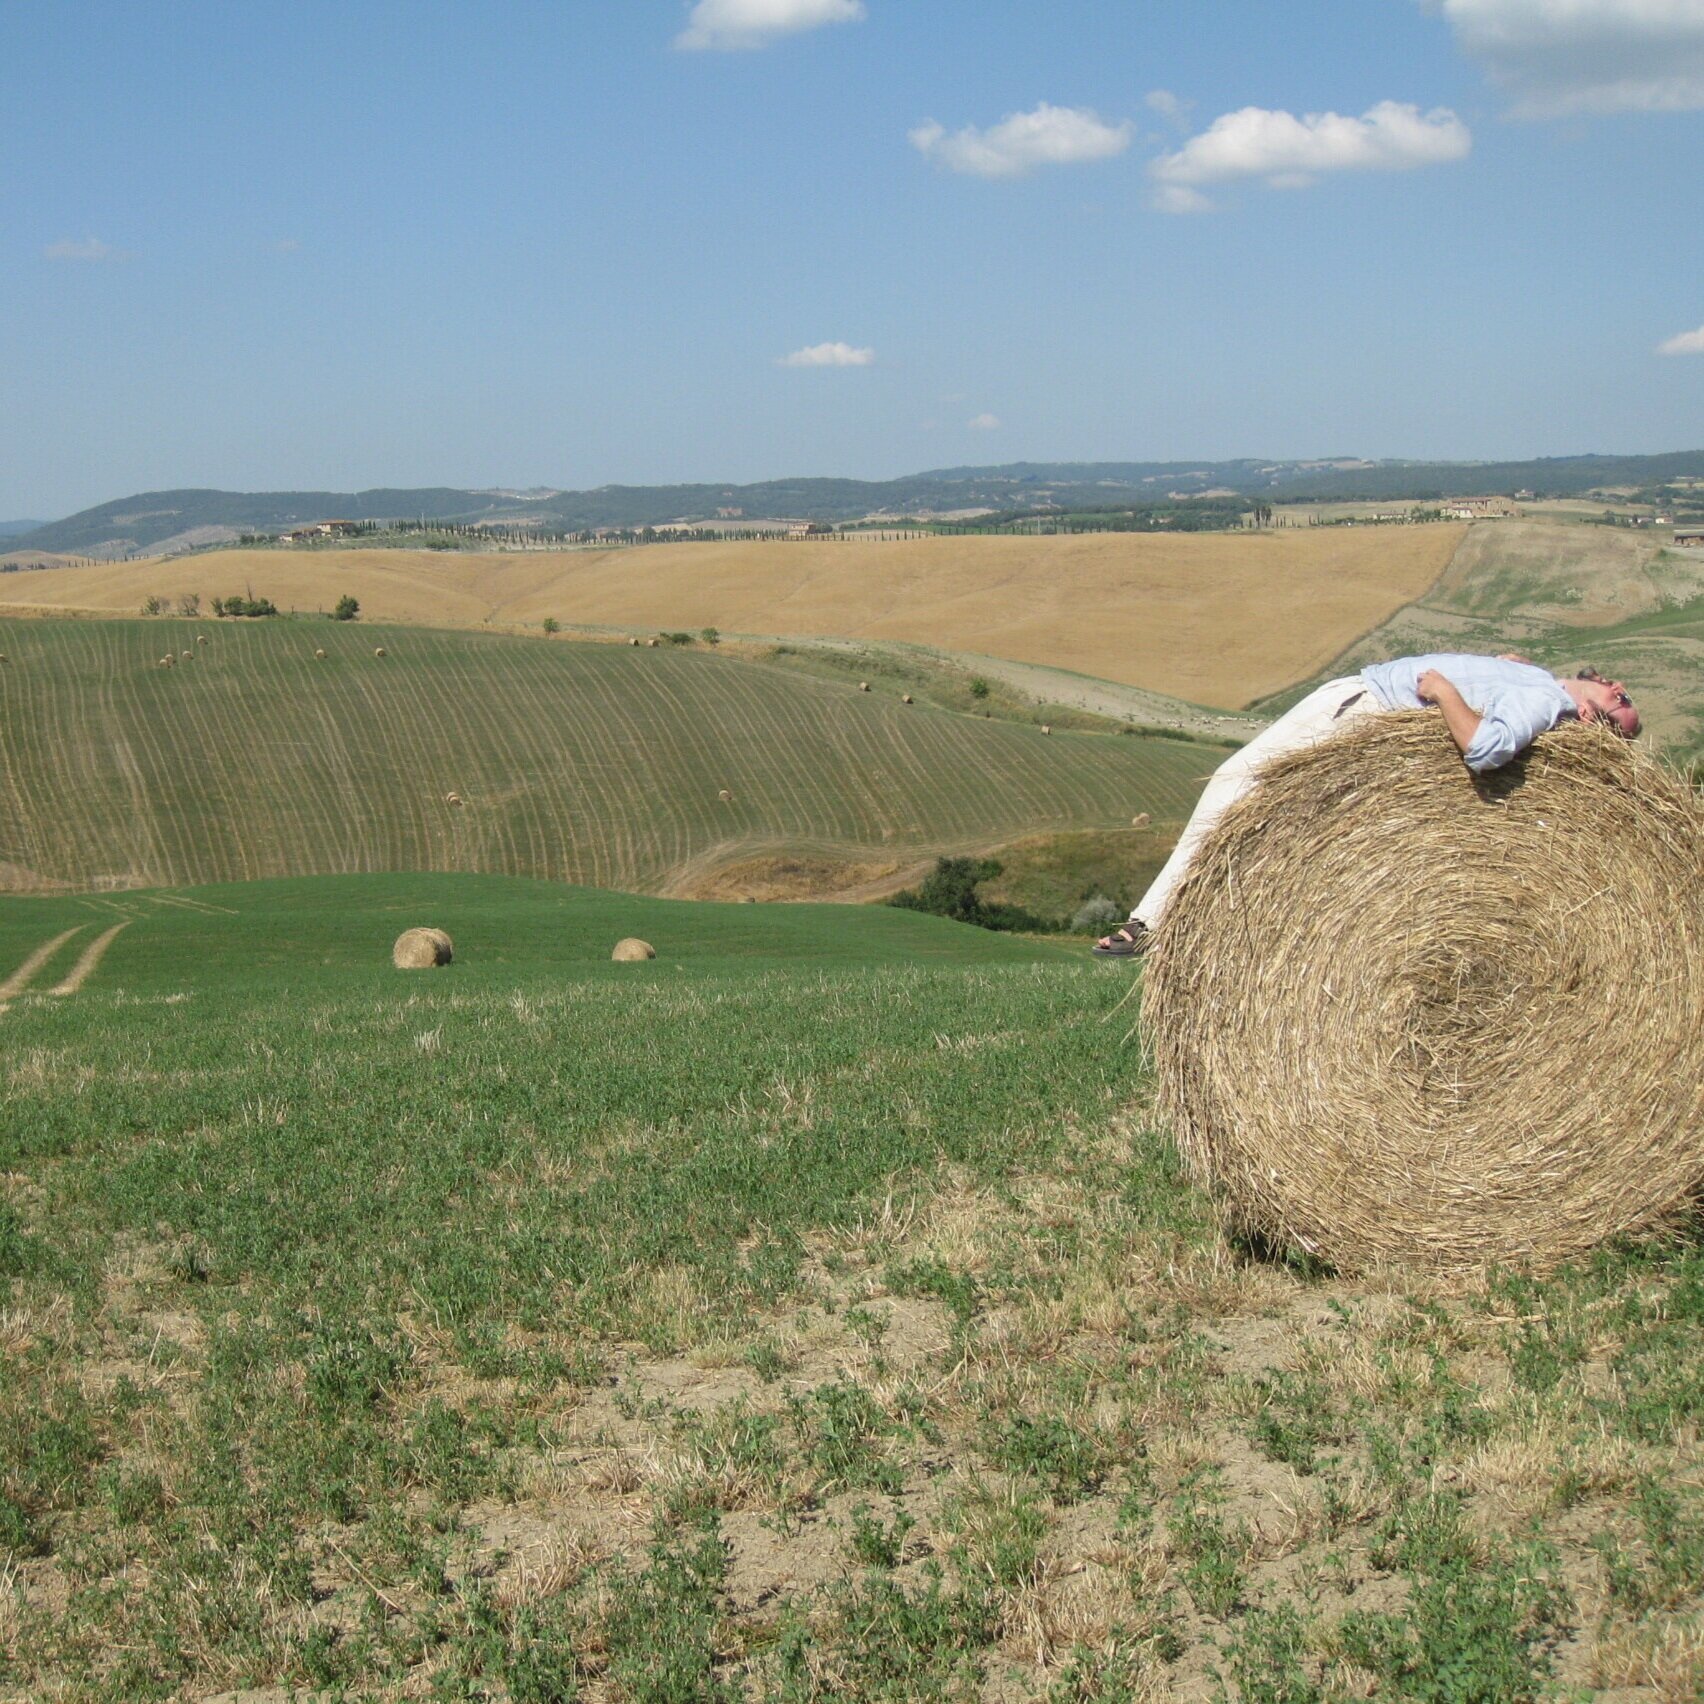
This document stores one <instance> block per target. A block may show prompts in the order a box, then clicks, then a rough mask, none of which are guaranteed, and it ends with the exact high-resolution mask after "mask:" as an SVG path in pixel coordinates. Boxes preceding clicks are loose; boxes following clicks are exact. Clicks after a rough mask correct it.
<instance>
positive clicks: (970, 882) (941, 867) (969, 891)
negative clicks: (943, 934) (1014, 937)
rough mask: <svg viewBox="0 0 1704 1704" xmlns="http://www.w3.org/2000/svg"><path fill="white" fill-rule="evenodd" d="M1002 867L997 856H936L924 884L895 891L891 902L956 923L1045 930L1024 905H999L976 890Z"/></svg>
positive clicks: (978, 926) (981, 927)
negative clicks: (901, 891)
mask: <svg viewBox="0 0 1704 1704" xmlns="http://www.w3.org/2000/svg"><path fill="white" fill-rule="evenodd" d="M1001 868H1002V866H1001V864H1000V862H999V860H998V859H996V858H937V859H936V860H935V867H934V869H933V870H931V871H930V872H929V874H928V875H926V876H925V877H924V878H923V881H922V885H921V886H919V887H915V888H907V889H906V890H905V892H903V893H896V894H895V895H894V896H893V898H892V899H890V900H889V901H888V904H889V905H897V906H899V907H900V908H901V909H902V910H905V911H927V912H929V913H930V914H931V915H932V916H935V917H950V918H952V920H953V921H954V922H955V923H974V924H975V925H976V926H977V928H979V929H1030V930H1044V929H1046V928H1047V927H1048V925H1047V924H1046V923H1044V922H1043V921H1042V919H1041V918H1039V917H1037V916H1035V915H1034V913H1032V912H1029V911H1025V910H1024V909H1023V907H1022V906H1020V905H1000V904H998V903H995V902H992V901H989V900H985V899H984V898H982V896H981V895H980V894H979V893H978V892H977V891H976V890H977V888H978V887H979V886H981V884H982V883H983V882H991V881H993V879H994V878H995V877H996V876H997V875H999V874H1000V871H1001Z"/></svg>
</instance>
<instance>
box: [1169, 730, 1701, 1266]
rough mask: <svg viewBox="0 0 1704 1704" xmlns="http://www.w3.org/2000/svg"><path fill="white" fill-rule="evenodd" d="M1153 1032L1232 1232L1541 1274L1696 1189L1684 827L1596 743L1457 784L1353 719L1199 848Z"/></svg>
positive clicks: (1675, 801) (1653, 783) (1438, 735)
mask: <svg viewBox="0 0 1704 1704" xmlns="http://www.w3.org/2000/svg"><path fill="white" fill-rule="evenodd" d="M1143 1025H1144V1029H1145V1031H1146V1033H1147V1037H1148V1041H1149V1044H1150V1046H1151V1048H1152V1052H1153V1057H1154V1063H1155V1068H1156V1078H1157V1099H1158V1105H1159V1110H1160V1111H1161V1113H1162V1114H1163V1115H1164V1116H1165V1118H1166V1119H1167V1120H1169V1122H1170V1124H1171V1127H1172V1130H1173V1132H1174V1134H1175V1135H1176V1137H1177V1140H1178V1143H1179V1145H1180V1147H1181V1148H1182V1151H1183V1154H1184V1157H1185V1159H1186V1160H1187V1162H1188V1164H1189V1166H1190V1169H1191V1170H1192V1172H1193V1173H1194V1174H1195V1176H1196V1177H1197V1178H1198V1179H1199V1180H1201V1181H1202V1182H1204V1183H1206V1184H1208V1185H1209V1186H1211V1187H1212V1188H1213V1190H1214V1191H1215V1192H1216V1193H1217V1195H1218V1196H1219V1198H1220V1202H1221V1205H1222V1207H1223V1209H1224V1211H1225V1213H1226V1216H1227V1218H1228V1219H1229V1221H1230V1223H1231V1224H1232V1226H1233V1227H1235V1228H1236V1229H1238V1230H1240V1231H1243V1232H1245V1233H1251V1234H1253V1235H1255V1236H1258V1237H1263V1238H1268V1239H1271V1240H1272V1241H1273V1242H1276V1243H1288V1244H1291V1245H1300V1247H1302V1248H1303V1249H1305V1250H1308V1251H1309V1252H1311V1253H1313V1254H1315V1255H1318V1256H1319V1257H1320V1258H1322V1259H1324V1260H1326V1261H1328V1262H1330V1263H1331V1264H1333V1265H1335V1266H1337V1267H1339V1268H1342V1269H1346V1270H1347V1269H1354V1268H1363V1267H1367V1266H1371V1265H1375V1264H1378V1263H1380V1262H1384V1261H1393V1262H1398V1263H1401V1264H1405V1265H1413V1266H1421V1267H1429V1268H1432V1269H1435V1270H1440V1271H1459V1270H1465V1269H1469V1268H1474V1267H1479V1266H1483V1265H1486V1264H1489V1263H1492V1262H1511V1263H1517V1264H1522V1265H1530V1266H1534V1267H1538V1268H1543V1267H1547V1266H1551V1265H1554V1264H1556V1263H1557V1262H1559V1261H1562V1260H1565V1259H1568V1258H1571V1257H1573V1256H1576V1255H1579V1254H1581V1253H1583V1252H1584V1251H1585V1250H1587V1249H1590V1248H1591V1247H1593V1246H1594V1245H1595V1244H1597V1243H1599V1242H1601V1241H1602V1240H1603V1239H1604V1238H1606V1237H1609V1236H1612V1235H1615V1234H1617V1233H1619V1232H1624V1231H1631V1230H1638V1229H1641V1228H1646V1227H1650V1226H1652V1225H1654V1224H1657V1223H1659V1222H1661V1221H1662V1220H1664V1219H1665V1218H1666V1217H1667V1216H1668V1215H1670V1214H1671V1213H1672V1212H1674V1211H1675V1210H1676V1209H1677V1208H1678V1207H1679V1206H1680V1204H1681V1203H1682V1202H1683V1201H1684V1199H1685V1198H1686V1197H1687V1195H1688V1194H1689V1192H1691V1191H1693V1190H1694V1189H1695V1188H1696V1187H1697V1185H1698V1184H1699V1182H1700V1179H1701V1177H1704V809H1701V807H1700V804H1699V801H1698V799H1697V798H1696V797H1695V796H1694V794H1693V793H1692V791H1691V789H1690V788H1689V787H1688V786H1687V785H1686V783H1685V782H1684V781H1682V780H1681V779H1680V778H1679V777H1677V776H1675V775H1673V774H1671V773H1670V772H1669V771H1667V770H1665V769H1663V768H1662V767H1661V766H1660V765H1658V764H1657V763H1655V762H1654V761H1653V760H1651V759H1650V758H1648V757H1645V756H1644V755H1643V754H1641V753H1640V752H1638V751H1636V750H1634V749H1633V748H1632V747H1630V746H1628V745H1626V744H1625V743H1623V742H1622V741H1620V740H1617V739H1615V738H1614V737H1613V736H1611V735H1610V734H1608V733H1607V732H1604V731H1602V730H1599V729H1597V728H1593V727H1590V726H1579V725H1577V724H1575V725H1566V726H1564V727H1562V728H1559V729H1558V730H1556V731H1555V732H1553V733H1550V734H1547V735H1545V736H1544V737H1543V738H1542V739H1540V740H1539V741H1538V742H1537V744H1536V745H1535V746H1534V747H1533V749H1532V750H1531V751H1530V752H1529V753H1527V754H1526V756H1525V757H1523V758H1521V759H1518V760H1517V761H1516V762H1514V763H1512V764H1510V765H1509V766H1508V767H1507V768H1505V769H1502V770H1499V771H1496V772H1494V773H1492V774H1491V775H1489V776H1485V777H1482V778H1480V779H1479V780H1478V781H1477V782H1475V780H1474V779H1473V778H1472V777H1470V776H1469V775H1468V773H1467V771H1466V770H1465V769H1464V768H1463V767H1462V763H1461V759H1460V757H1459V756H1458V755H1457V753H1456V750H1455V747H1454V745H1453V744H1452V743H1451V742H1450V740H1449V738H1448V736H1447V734H1446V733H1445V731H1444V728H1443V726H1442V723H1441V722H1440V721H1439V720H1438V719H1437V718H1435V717H1433V716H1430V715H1421V714H1396V715H1382V716H1368V717H1364V718H1361V719H1359V720H1357V721H1356V722H1354V723H1353V724H1352V725H1351V726H1350V727H1349V728H1347V729H1345V730H1344V731H1343V732H1342V733H1340V734H1338V735H1337V736H1335V737H1334V738H1333V739H1331V740H1329V741H1327V742H1326V743H1324V744H1322V745H1319V746H1317V747H1314V748H1313V749H1311V750H1308V751H1304V752H1299V753H1293V754H1291V755H1289V756H1287V757H1284V758H1281V759H1279V760H1278V761H1276V762H1275V763H1273V764H1272V765H1270V766H1269V767H1268V768H1267V769H1266V771H1265V772H1264V774H1263V778H1262V780H1261V782H1260V784H1259V785H1258V787H1256V788H1255V790H1254V791H1253V792H1252V793H1251V794H1249V795H1248V796H1247V797H1245V798H1243V799H1241V800H1239V801H1238V803H1237V804H1236V805H1235V806H1234V807H1233V808H1232V809H1231V810H1230V811H1229V812H1227V813H1226V815H1225V817H1224V818H1223V819H1222V820H1221V822H1220V823H1219V824H1218V826H1217V827H1216V829H1215V830H1214V831H1213V833H1212V834H1211V835H1209V836H1208V838H1207V840H1206V841H1205V842H1204V844H1203V846H1202V848H1201V850H1200V853H1199V855H1198V856H1197V858H1196V860H1195V862H1194V863H1193V864H1192V866H1191V868H1190V871H1189V873H1188V875H1187V876H1186V877H1185V878H1184V880H1183V882H1182V883H1181V884H1180V885H1179V886H1178V888H1177V889H1176V890H1175V892H1174V894H1173V897H1172V900H1171V902H1170V907H1169V909H1168V910H1167V912H1166V916H1165V921H1164V922H1163V923H1162V924H1161V926H1160V928H1159V930H1158V931H1157V934H1156V938H1155V942H1154V946H1153V950H1152V952H1151V954H1150V955H1149V959H1148V970H1147V976H1146V985H1145V988H1144V991H1143Z"/></svg>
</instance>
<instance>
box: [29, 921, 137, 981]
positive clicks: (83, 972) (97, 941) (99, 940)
mask: <svg viewBox="0 0 1704 1704" xmlns="http://www.w3.org/2000/svg"><path fill="white" fill-rule="evenodd" d="M129 927H130V925H129V923H128V922H125V923H115V924H113V926H112V927H111V928H110V929H107V930H103V931H102V933H100V934H99V935H97V936H95V938H94V939H93V940H92V941H91V942H90V943H89V944H88V945H87V946H86V947H85V948H84V949H83V952H82V956H81V957H80V958H79V959H78V960H77V962H76V963H75V964H74V965H72V967H71V970H70V974H69V975H67V976H66V977H65V979H64V980H63V981H61V982H57V983H55V984H54V986H53V987H51V988H50V989H48V993H49V994H75V993H76V992H77V990H78V989H79V988H81V987H82V986H83V984H84V983H85V982H87V981H88V980H89V978H90V977H91V976H93V975H94V974H95V972H96V970H97V969H99V968H100V962H101V960H102V959H103V958H105V957H106V950H107V948H108V947H110V946H111V945H112V943H113V937H114V936H116V935H118V934H120V933H121V932H122V931H123V930H125V929H128V928H129Z"/></svg>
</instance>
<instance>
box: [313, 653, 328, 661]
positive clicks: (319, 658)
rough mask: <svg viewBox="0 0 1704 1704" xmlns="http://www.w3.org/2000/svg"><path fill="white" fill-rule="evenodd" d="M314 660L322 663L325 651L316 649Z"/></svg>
mask: <svg viewBox="0 0 1704 1704" xmlns="http://www.w3.org/2000/svg"><path fill="white" fill-rule="evenodd" d="M314 661H315V662H318V663H323V662H324V661H325V652H324V651H319V650H316V651H315V652H314Z"/></svg>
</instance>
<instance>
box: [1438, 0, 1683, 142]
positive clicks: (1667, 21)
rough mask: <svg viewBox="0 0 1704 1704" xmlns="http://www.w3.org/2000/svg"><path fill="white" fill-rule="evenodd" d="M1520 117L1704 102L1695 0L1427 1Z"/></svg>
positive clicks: (1661, 109) (1675, 109)
mask: <svg viewBox="0 0 1704 1704" xmlns="http://www.w3.org/2000/svg"><path fill="white" fill-rule="evenodd" d="M1425 3H1427V4H1429V5H1433V6H1435V7H1436V9H1437V10H1439V11H1441V12H1442V13H1443V15H1444V16H1445V18H1447V19H1448V20H1449V23H1450V27H1451V28H1452V29H1453V30H1454V31H1455V36H1456V41H1457V43H1458V44H1459V46H1460V47H1461V50H1462V51H1463V52H1464V53H1466V54H1467V55H1468V56H1469V57H1470V58H1472V59H1475V60H1477V61H1478V62H1479V63H1480V64H1481V65H1483V66H1484V68H1485V70H1486V72H1487V74H1488V75H1489V76H1490V78H1491V80H1492V81H1493V82H1494V83H1496V84H1497V85H1498V86H1499V87H1500V88H1502V89H1504V90H1506V91H1507V92H1508V94H1509V97H1510V99H1511V102H1512V104H1513V107H1514V110H1515V112H1516V113H1518V114H1519V115H1520V116H1522V117H1524V118H1555V117H1559V116H1561V115H1563V114H1567V113H1579V112H1678V111H1685V110H1689V109H1692V108H1696V107H1704V4H1701V3H1700V0H1425Z"/></svg>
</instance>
